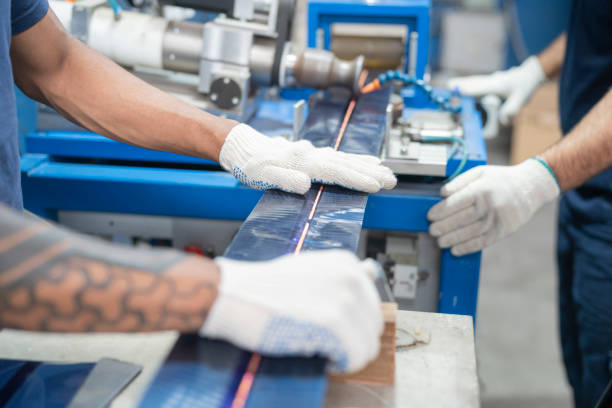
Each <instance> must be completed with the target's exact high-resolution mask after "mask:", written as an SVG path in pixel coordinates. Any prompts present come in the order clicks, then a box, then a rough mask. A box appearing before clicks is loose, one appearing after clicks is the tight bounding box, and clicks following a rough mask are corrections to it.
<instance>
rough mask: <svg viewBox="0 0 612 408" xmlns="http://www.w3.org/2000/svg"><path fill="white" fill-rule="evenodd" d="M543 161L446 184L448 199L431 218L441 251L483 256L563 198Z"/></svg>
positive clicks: (485, 169)
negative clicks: (543, 209) (548, 203)
mask: <svg viewBox="0 0 612 408" xmlns="http://www.w3.org/2000/svg"><path fill="white" fill-rule="evenodd" d="M539 160H541V159H529V160H526V161H524V162H523V163H521V164H518V165H516V166H480V167H476V168H473V169H470V170H468V171H467V172H465V173H463V174H462V175H460V176H459V177H457V178H456V179H454V180H453V181H451V182H449V183H448V184H446V185H445V186H444V187H443V188H442V191H441V195H442V197H444V198H445V199H444V200H443V201H441V202H439V203H438V204H436V205H435V206H433V207H432V208H431V209H430V210H429V212H428V214H427V218H428V219H429V220H430V221H431V222H432V224H431V225H430V227H429V232H430V234H431V235H433V236H434V237H437V238H438V244H439V245H440V247H441V248H451V252H452V254H453V255H456V256H460V255H465V254H468V253H472V252H477V251H480V250H482V249H483V248H485V247H486V246H488V245H491V244H492V243H494V242H496V241H497V240H499V239H501V238H503V237H505V236H507V235H509V234H511V233H512V232H514V231H516V230H517V229H518V228H519V227H520V226H522V225H523V224H524V223H526V222H527V221H528V220H529V219H530V218H531V216H532V215H533V214H534V213H535V212H536V211H537V210H538V209H539V208H540V207H541V206H542V205H544V204H545V203H546V202H548V201H550V200H552V199H553V198H555V197H556V196H558V195H559V193H560V188H559V185H558V183H557V180H556V179H555V177H554V175H553V173H552V171H551V170H550V169H549V168H548V167H547V165H545V164H544V163H543V162H540V161H539Z"/></svg>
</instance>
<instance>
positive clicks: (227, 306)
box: [199, 258, 270, 350]
mask: <svg viewBox="0 0 612 408" xmlns="http://www.w3.org/2000/svg"><path fill="white" fill-rule="evenodd" d="M215 262H216V263H217V265H218V266H219V269H220V270H221V281H220V283H219V288H218V293H217V299H216V300H215V302H214V303H213V305H212V307H211V309H210V311H209V312H208V315H207V317H206V320H205V321H204V324H203V325H202V327H201V328H200V331H199V334H200V335H201V336H205V337H210V338H218V339H225V340H231V341H232V343H234V344H236V345H238V346H240V347H243V348H247V349H250V350H253V349H254V348H255V347H256V345H257V343H258V341H259V339H260V338H261V337H262V336H263V331H264V329H265V327H266V323H267V321H268V319H269V317H270V314H269V313H268V312H266V310H265V309H262V308H261V307H254V306H253V305H252V304H251V302H249V301H248V294H246V293H244V294H242V293H241V292H243V290H242V289H243V288H242V286H243V285H242V284H241V282H240V281H241V280H242V278H241V275H243V274H244V273H255V272H254V271H247V270H245V267H244V265H243V263H242V262H238V261H232V260H228V259H224V258H217V259H215Z"/></svg>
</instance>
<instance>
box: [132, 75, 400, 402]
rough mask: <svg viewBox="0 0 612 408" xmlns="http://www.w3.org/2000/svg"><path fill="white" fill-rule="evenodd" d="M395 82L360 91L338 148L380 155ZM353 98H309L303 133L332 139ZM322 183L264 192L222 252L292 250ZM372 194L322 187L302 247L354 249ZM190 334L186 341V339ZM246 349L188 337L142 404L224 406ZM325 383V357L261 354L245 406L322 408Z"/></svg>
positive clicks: (329, 142)
mask: <svg viewBox="0 0 612 408" xmlns="http://www.w3.org/2000/svg"><path fill="white" fill-rule="evenodd" d="M389 97H390V88H389V87H387V88H386V89H384V90H381V91H379V92H373V93H370V94H367V95H364V96H362V97H361V98H360V99H359V101H358V102H357V104H356V107H355V110H354V112H353V114H352V116H351V120H350V121H349V123H348V126H347V128H346V130H345V134H344V137H343V139H342V143H341V144H340V150H342V151H346V152H351V153H360V154H373V155H378V153H379V151H380V148H381V145H382V142H383V133H384V128H385V120H386V118H385V110H386V107H387V104H388V101H389ZM348 103H349V95H348V94H342V93H339V94H330V93H319V94H317V95H315V96H314V98H313V99H311V106H310V114H309V115H308V118H307V119H306V122H305V123H304V126H303V127H302V131H301V138H303V139H307V140H310V141H311V142H312V143H313V144H314V145H315V146H318V147H324V146H333V145H334V143H335V140H336V137H337V135H338V132H339V130H340V127H341V125H342V120H343V119H344V114H345V111H346V108H347V106H348ZM319 187H320V185H319V184H316V185H313V187H312V188H311V189H310V191H308V192H307V193H306V194H305V195H304V196H300V195H296V194H289V193H284V192H281V191H277V190H270V191H267V192H266V193H265V194H264V195H263V197H262V198H261V200H260V201H259V202H258V204H257V206H256V207H255V208H254V209H253V211H252V212H251V214H250V215H249V217H248V218H247V220H246V221H245V222H244V223H243V225H242V227H241V228H240V230H239V231H238V234H237V235H236V237H235V238H234V240H233V241H232V244H231V245H230V246H229V248H228V249H227V251H226V253H225V256H226V257H228V258H232V259H238V260H249V261H264V260H269V259H272V258H276V257H278V256H281V255H285V254H287V253H291V252H293V251H294V249H295V247H296V245H297V242H298V241H299V238H300V236H301V233H302V231H303V228H304V224H305V223H306V220H307V219H308V215H309V213H310V211H311V209H312V207H313V203H314V200H315V197H316V195H317V192H318V190H319ZM366 203H367V194H364V193H358V192H354V191H349V190H346V189H344V188H341V187H336V186H325V187H324V189H323V194H322V195H321V198H320V201H319V204H318V206H317V209H316V212H315V216H314V218H313V220H312V221H311V223H310V228H309V230H308V234H307V237H306V240H305V242H304V246H303V247H302V250H304V251H308V250H315V249H329V248H344V249H348V250H352V251H355V250H356V249H357V242H358V240H359V233H360V230H361V223H362V221H363V214H364V210H365V205H366ZM187 339H189V340H187ZM248 356H250V354H249V353H245V352H243V351H241V350H240V349H238V348H236V347H234V346H231V345H229V344H227V343H223V342H217V341H211V340H206V339H199V338H197V337H186V336H183V337H181V339H179V341H178V342H177V344H176V345H175V347H174V349H173V350H172V352H171V354H170V356H169V357H168V359H167V360H166V362H165V364H164V365H163V366H162V368H161V369H160V372H159V373H158V375H157V377H156V379H155V380H154V382H153V384H152V385H151V387H150V388H149V391H148V392H147V394H146V396H145V398H144V400H143V401H142V403H141V406H142V407H157V406H163V405H164V404H166V403H169V402H170V401H172V406H174V407H210V408H217V407H226V406H227V403H228V401H231V400H232V399H233V397H234V395H235V393H236V388H237V385H238V383H237V382H236V378H237V377H238V378H239V377H241V376H242V374H243V373H244V370H245V364H244V362H245V357H247V358H248ZM326 390H327V379H326V376H325V360H323V359H320V358H269V357H264V358H262V361H261V363H260V366H259V370H258V371H257V374H256V377H255V381H254V382H253V387H252V389H251V392H250V394H249V397H248V400H247V404H246V406H247V408H259V407H291V408H302V407H304V408H306V407H319V406H322V405H323V403H324V398H325V393H326Z"/></svg>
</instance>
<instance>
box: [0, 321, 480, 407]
mask: <svg viewBox="0 0 612 408" xmlns="http://www.w3.org/2000/svg"><path fill="white" fill-rule="evenodd" d="M397 328H398V331H400V332H401V333H400V335H401V338H400V343H402V342H403V341H405V340H406V339H410V336H406V333H407V332H413V333H414V332H415V331H416V332H418V333H419V335H418V336H417V337H422V338H423V340H425V341H427V340H428V341H429V342H428V343H416V344H414V345H411V346H406V347H400V348H398V350H397V351H396V361H395V362H396V374H395V376H396V378H395V385H394V386H365V385H359V384H342V383H330V386H329V391H328V396H327V402H326V407H327V408H336V407H347V408H348V407H350V408H370V407H439V408H443V407H453V408H460V407H478V406H479V391H478V378H477V375H476V358H475V352H474V332H473V326H472V319H471V317H469V316H458V315H445V314H438V313H422V312H406V311H399V312H398V314H397ZM177 337H178V334H177V333H176V332H160V333H144V334H56V333H31V332H22V331H16V330H3V331H0V358H12V359H23V360H38V361H61V362H84V361H97V360H98V359H100V358H102V357H110V358H115V359H119V360H123V361H129V362H132V363H135V364H140V365H142V366H143V367H144V369H143V371H142V373H141V374H140V375H139V376H138V377H137V378H136V379H135V380H134V381H133V382H132V383H131V384H130V385H129V386H128V387H127V388H126V389H125V390H124V391H123V392H122V393H121V394H120V395H119V397H118V398H117V399H116V400H115V401H114V403H113V405H112V406H113V407H114V408H117V407H133V406H135V405H136V404H137V402H138V401H139V399H140V397H141V396H142V393H143V392H144V391H145V390H146V387H147V385H148V384H149V382H150V381H151V380H152V379H153V377H154V375H155V373H156V372H157V370H158V368H159V366H160V365H161V364H162V362H163V361H164V359H165V357H166V355H167V354H168V353H169V352H170V349H171V348H172V346H173V344H174V342H175V341H176V339H177Z"/></svg>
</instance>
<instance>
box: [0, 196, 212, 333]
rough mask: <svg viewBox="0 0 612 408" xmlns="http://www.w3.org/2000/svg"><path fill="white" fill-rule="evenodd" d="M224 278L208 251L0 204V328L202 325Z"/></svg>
mask: <svg viewBox="0 0 612 408" xmlns="http://www.w3.org/2000/svg"><path fill="white" fill-rule="evenodd" d="M218 283H219V271H218V268H217V266H216V265H215V264H214V263H213V262H212V261H211V260H208V259H206V258H202V257H194V256H187V255H185V254H183V253H181V252H178V251H174V250H150V249H133V248H129V247H121V246H117V245H112V244H109V243H107V242H104V241H102V240H97V239H93V238H89V237H84V236H80V235H78V234H74V233H71V232H69V231H66V230H64V229H62V228H59V227H55V226H52V225H49V224H46V223H42V222H40V221H34V220H30V219H28V218H26V217H24V216H23V215H20V214H17V213H15V212H13V211H11V210H9V209H7V208H6V207H4V206H2V205H0V329H1V328H3V327H5V328H7V327H10V328H18V329H26V330H50V331H67V332H81V331H123V332H130V331H151V330H180V331H182V332H196V331H198V330H199V329H200V327H201V326H202V324H203V322H204V319H205V317H206V315H207V312H208V310H210V307H211V305H212V303H213V302H214V300H215V298H216V296H217V287H218Z"/></svg>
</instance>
